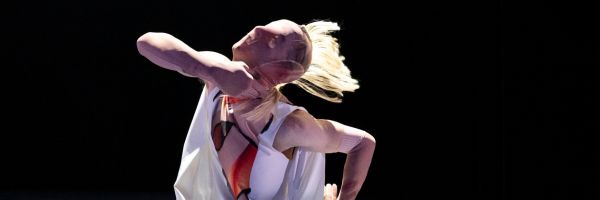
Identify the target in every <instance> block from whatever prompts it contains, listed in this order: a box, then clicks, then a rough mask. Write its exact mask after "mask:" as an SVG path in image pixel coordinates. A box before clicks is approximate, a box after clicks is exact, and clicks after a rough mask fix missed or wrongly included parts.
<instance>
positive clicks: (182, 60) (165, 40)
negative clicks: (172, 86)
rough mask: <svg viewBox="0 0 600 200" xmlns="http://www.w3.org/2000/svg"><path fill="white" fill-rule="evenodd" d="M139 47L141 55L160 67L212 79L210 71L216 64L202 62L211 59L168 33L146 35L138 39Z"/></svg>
mask: <svg viewBox="0 0 600 200" xmlns="http://www.w3.org/2000/svg"><path fill="white" fill-rule="evenodd" d="M137 47H138V51H139V52H140V54H142V55H143V56H144V57H146V58H148V60H150V61H152V62H153V63H154V64H156V65H158V66H160V67H163V68H166V69H170V70H174V71H178V72H183V73H185V74H189V75H192V76H196V77H198V78H201V79H205V80H206V79H211V78H210V69H211V67H212V66H214V63H206V62H202V61H203V60H204V61H210V59H206V58H204V59H203V58H202V57H203V56H204V57H205V55H202V54H201V53H199V52H196V51H195V50H194V49H192V48H191V47H189V46H188V45H186V44H185V43H183V42H182V41H181V40H178V39H177V38H175V37H173V36H171V35H169V34H167V33H146V34H144V35H142V37H140V38H139V39H138V41H137ZM209 81H210V80H209Z"/></svg>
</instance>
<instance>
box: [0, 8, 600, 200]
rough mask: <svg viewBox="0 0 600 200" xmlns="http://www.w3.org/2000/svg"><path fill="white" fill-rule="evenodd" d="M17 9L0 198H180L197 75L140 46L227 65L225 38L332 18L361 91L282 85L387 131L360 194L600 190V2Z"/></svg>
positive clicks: (304, 100) (337, 177)
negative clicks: (168, 37)
mask: <svg viewBox="0 0 600 200" xmlns="http://www.w3.org/2000/svg"><path fill="white" fill-rule="evenodd" d="M5 4H7V5H3V6H2V8H1V11H2V14H1V15H2V19H1V21H2V29H3V30H2V37H1V40H2V44H1V45H0V46H1V47H0V48H1V49H2V54H1V56H2V57H1V59H2V71H3V72H2V76H3V78H2V81H3V83H4V84H3V92H2V95H3V97H2V99H3V100H4V101H3V102H4V103H3V104H2V115H3V116H4V117H3V119H4V120H3V121H2V126H1V127H2V129H1V133H0V142H1V145H0V156H1V157H0V158H1V164H0V167H1V168H0V169H1V170H2V171H1V172H2V173H1V174H0V199H18V198H27V197H26V196H27V195H35V194H38V197H39V198H43V197H49V196H52V195H54V196H60V197H62V198H66V197H65V196H61V195H67V196H69V195H70V196H69V197H73V198H75V197H74V196H77V195H79V196H77V197H84V196H86V195H88V197H86V198H88V199H89V198H90V197H91V196H95V197H102V194H104V195H105V197H106V198H108V199H116V197H113V196H110V195H113V194H118V193H119V192H121V193H127V194H128V195H129V196H128V197H127V198H126V199H148V198H149V196H151V197H154V198H157V199H160V198H158V197H159V196H156V195H149V194H154V193H157V192H158V193H161V194H166V195H164V198H165V199H174V198H175V196H174V194H173V188H172V185H173V183H174V182H175V178H176V176H177V171H178V168H179V163H180V159H181V151H182V147H183V142H184V140H185V137H186V134H187V130H188V128H189V125H190V122H191V120H192V117H193V114H194V111H195V109H196V105H197V102H198V100H199V97H200V94H201V92H202V87H203V85H202V84H201V83H199V82H198V81H197V80H196V79H193V78H187V77H184V76H181V75H179V74H178V73H176V72H173V71H169V70H166V69H163V68H160V67H158V66H156V65H154V64H152V63H151V62H150V61H148V60H147V59H146V58H144V57H143V56H141V55H140V54H139V53H138V51H137V48H136V46H135V41H136V40H137V39H138V38H139V37H140V36H141V35H143V34H144V33H146V32H166V33H170V34H172V35H173V36H175V37H177V38H179V39H181V40H182V41H184V42H185V43H187V44H188V45H189V46H191V47H192V48H194V49H196V50H198V51H201V50H210V51H216V52H219V53H222V54H224V55H226V56H227V57H230V58H231V46H232V45H233V44H234V43H235V42H236V41H238V40H239V39H240V38H241V37H242V36H244V35H245V34H246V33H247V32H248V31H250V30H251V29H252V28H253V27H254V26H256V25H265V24H267V23H269V22H271V21H274V20H278V19H289V20H292V21H295V22H297V23H298V24H306V23H309V22H311V21H312V20H314V19H328V20H331V21H334V22H338V23H339V24H340V25H341V27H342V30H341V31H339V32H335V33H333V35H334V36H335V37H337V38H338V39H339V43H340V45H341V54H342V55H343V56H345V57H346V60H345V63H346V64H347V66H348V67H349V68H350V70H351V71H352V75H353V77H355V78H356V79H358V80H359V83H360V85H361V88H360V89H358V90H356V92H354V93H346V94H345V96H344V100H343V103H341V104H335V103H329V102H327V101H325V100H321V99H319V98H317V97H313V96H311V95H309V94H308V93H306V92H304V91H303V90H301V89H299V88H298V87H296V86H294V85H288V86H286V87H285V88H284V90H283V92H284V94H285V95H286V96H287V97H288V98H289V99H290V100H291V101H292V102H294V103H295V104H297V105H300V106H304V107H305V108H306V109H307V110H308V111H309V112H310V113H311V114H312V115H313V116H315V117H317V118H322V119H331V120H335V121H338V122H341V123H343V124H347V125H350V126H353V127H357V128H360V129H363V130H365V131H367V132H369V133H370V134H372V135H373V136H374V137H375V138H376V140H377V148H376V151H375V155H374V157H373V162H372V164H371V168H370V170H369V174H368V177H367V179H366V182H365V183H364V186H363V188H362V190H361V192H360V193H359V196H358V199H384V198H391V197H393V198H392V199H396V198H408V199H415V198H423V199H428V198H436V199H440V198H441V199H446V198H463V199H464V198H486V199H487V198H500V197H520V196H527V197H537V196H547V195H551V196H554V195H560V194H569V195H575V196H577V195H583V194H594V195H597V194H598V192H597V191H598V190H597V188H595V189H594V188H592V187H591V186H590V185H587V184H584V183H585V182H589V181H591V180H595V179H592V177H593V176H592V174H591V172H592V171H591V169H592V168H593V167H592V166H591V163H592V161H593V160H597V155H596V154H595V153H594V152H593V150H592V148H593V147H595V145H589V144H587V142H589V141H597V139H595V137H596V136H595V134H597V133H598V132H599V131H598V128H597V125H598V122H599V120H598V114H597V102H598V98H597V97H596V95H597V94H598V92H599V90H598V86H599V85H600V84H598V75H599V73H598V69H599V62H600V51H599V46H598V35H599V34H598V32H595V31H594V28H595V27H597V26H598V24H599V23H598V20H597V19H598V18H597V16H596V14H595V13H596V12H597V9H594V7H593V6H592V5H583V4H574V3H572V4H568V5H563V4H557V3H549V2H544V3H540V4H535V3H518V2H502V1H474V2H464V1H414V2H406V1H398V2H395V3H375V2H374V1H357V0H351V1H331V0H322V1H310V2H309V1H299V2H297V3H294V4H291V3H288V2H286V1H281V2H272V1H261V2H258V1H224V0H218V1H38V2H36V1H18V2H17V1H12V2H10V3H5ZM593 138H594V140H592V139H593ZM594 149H595V148H594ZM344 160H345V155H344V154H328V155H327V164H326V166H327V169H326V182H327V183H337V184H340V183H341V180H342V171H343V165H344ZM57 191H58V192H57ZM86 191H87V192H86ZM109 194H110V195H109ZM40 195H41V196H40ZM44 195H45V196H44ZM73 195H74V196H73ZM148 195H149V196H148ZM161 198H162V197H161ZM100 199H102V198H100Z"/></svg>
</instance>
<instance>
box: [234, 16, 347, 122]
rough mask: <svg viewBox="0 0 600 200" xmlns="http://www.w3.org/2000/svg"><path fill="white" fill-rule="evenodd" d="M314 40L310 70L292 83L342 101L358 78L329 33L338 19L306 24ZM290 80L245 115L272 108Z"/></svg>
mask: <svg viewBox="0 0 600 200" xmlns="http://www.w3.org/2000/svg"><path fill="white" fill-rule="evenodd" d="M304 28H305V29H306V32H308V35H309V37H310V39H311V40H312V61H311V63H310V67H309V68H308V71H306V73H304V75H302V77H300V79H298V80H295V81H292V82H291V83H292V84H294V85H297V86H298V87H300V88H302V89H304V90H305V91H307V92H308V93H310V94H312V95H315V96H317V97H320V98H322V99H325V100H327V101H330V102H334V103H341V102H342V99H341V97H342V96H344V94H343V93H342V92H354V90H356V89H358V88H359V86H358V81H357V80H355V79H353V78H352V77H351V76H350V70H349V69H348V67H346V65H344V63H343V62H342V61H343V60H344V57H343V56H340V50H339V47H340V45H339V44H338V43H337V39H336V38H334V37H332V36H331V35H330V34H329V33H330V32H332V31H337V30H340V27H339V26H338V25H337V23H334V22H328V21H315V22H312V23H309V24H307V25H305V27H304ZM286 84H287V83H282V84H279V85H277V86H275V87H273V88H271V89H270V90H269V93H268V95H267V96H266V97H265V98H263V99H262V102H261V103H260V104H259V105H258V106H256V107H255V108H254V109H253V110H252V111H250V112H248V113H245V114H243V115H242V117H244V118H247V119H248V120H251V121H254V120H257V119H261V118H262V117H264V116H265V115H267V114H269V113H270V112H271V109H272V108H273V107H274V106H277V102H278V101H279V100H280V98H281V97H282V96H283V95H282V94H281V88H282V87H283V86H284V85H286ZM248 103H249V101H246V102H242V103H240V104H239V107H238V109H243V108H245V107H246V106H248Z"/></svg>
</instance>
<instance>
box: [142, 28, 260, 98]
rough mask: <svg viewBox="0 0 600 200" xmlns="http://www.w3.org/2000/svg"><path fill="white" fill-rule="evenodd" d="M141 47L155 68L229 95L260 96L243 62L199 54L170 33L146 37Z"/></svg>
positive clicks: (143, 37) (208, 53) (153, 34)
mask: <svg viewBox="0 0 600 200" xmlns="http://www.w3.org/2000/svg"><path fill="white" fill-rule="evenodd" d="M137 47H138V51H139V52H140V54H142V55H143V56H144V57H146V58H148V60H150V61H152V62H153V63H154V64H156V65H158V66H160V67H163V68H166V69H170V70H174V71H177V72H179V73H181V74H183V75H186V76H189V75H191V76H194V77H198V78H200V79H202V80H205V81H207V82H210V83H214V84H216V86H217V87H219V88H220V89H221V90H222V91H223V92H225V93H226V94H228V95H231V96H236V97H237V96H238V95H242V97H255V96H260V95H259V94H258V93H257V90H256V89H254V88H259V85H258V84H257V83H254V82H256V81H255V80H254V79H253V76H252V75H251V74H250V72H251V70H250V69H248V67H247V66H246V65H245V64H244V63H242V62H232V61H230V60H229V59H228V58H227V57H225V56H223V55H221V54H219V53H216V52H210V51H202V52H196V51H195V50H194V49H192V48H191V47H189V46H188V45H186V44H185V43H183V42H182V41H181V40H179V39H177V38H175V37H173V36H171V35H169V34H167V33H146V34H144V35H142V37H140V38H139V39H138V41H137ZM253 84H254V88H252V85H253ZM263 90H265V91H266V89H263ZM258 92H264V91H262V90H261V91H258ZM248 94H250V96H248ZM251 94H254V95H251ZM243 95H247V96H243Z"/></svg>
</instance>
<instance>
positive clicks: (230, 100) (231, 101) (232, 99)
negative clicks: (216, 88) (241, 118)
mask: <svg viewBox="0 0 600 200" xmlns="http://www.w3.org/2000/svg"><path fill="white" fill-rule="evenodd" d="M247 100H249V99H248V98H235V97H231V96H225V101H227V104H229V105H231V104H236V103H240V102H244V101H247Z"/></svg>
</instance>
